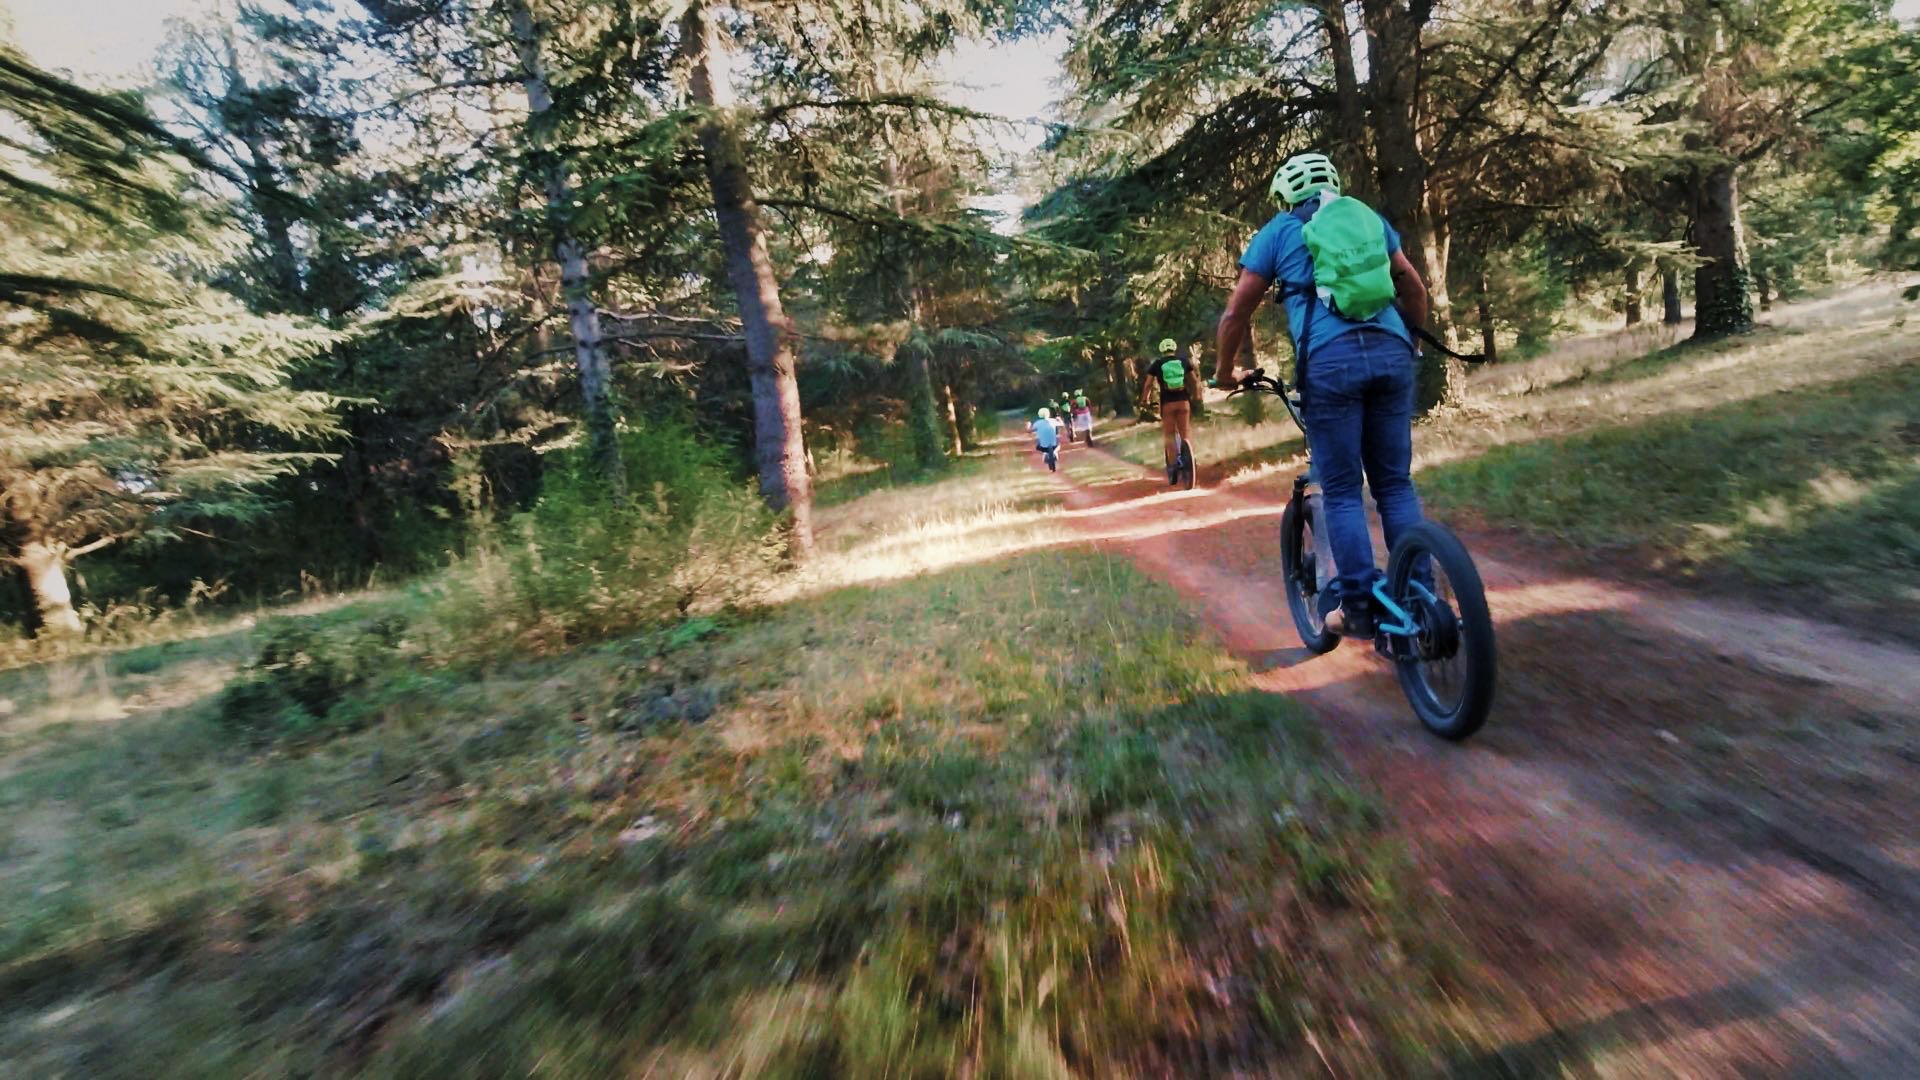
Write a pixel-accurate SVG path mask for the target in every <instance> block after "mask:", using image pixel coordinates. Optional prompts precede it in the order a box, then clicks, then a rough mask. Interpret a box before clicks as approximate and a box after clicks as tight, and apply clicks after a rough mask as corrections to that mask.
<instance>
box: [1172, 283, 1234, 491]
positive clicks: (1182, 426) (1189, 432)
mask: <svg viewBox="0 0 1920 1080" xmlns="http://www.w3.org/2000/svg"><path fill="white" fill-rule="evenodd" d="M1254 302H1255V304H1258V303H1259V301H1258V300H1257V299H1256V300H1255V301H1254ZM1147 374H1148V376H1150V377H1151V378H1152V379H1153V381H1155V382H1157V383H1159V384H1160V443H1161V446H1162V447H1163V448H1164V449H1165V451H1166V460H1167V483H1168V484H1169V485H1171V484H1177V483H1179V482H1180V479H1179V475H1178V473H1177V472H1176V469H1177V466H1176V464H1175V461H1174V452H1173V451H1174V439H1173V437H1174V436H1175V435H1176V434H1177V435H1179V436H1180V438H1181V439H1183V440H1185V441H1186V444H1187V446H1188V448H1189V453H1191V448H1192V446H1193V406H1192V404H1191V401H1192V399H1191V397H1190V395H1191V394H1192V393H1194V392H1197V391H1198V384H1199V381H1200V373H1199V372H1198V371H1196V370H1194V367H1193V361H1191V360H1189V359H1187V358H1186V357H1183V356H1181V355H1180V346H1179V344H1178V343H1176V342H1175V341H1174V340H1173V339H1172V338H1165V339H1163V340H1162V341H1161V342H1160V358H1159V359H1158V360H1155V361H1154V362H1153V363H1152V364H1150V365H1149V366H1148V368H1147Z"/></svg>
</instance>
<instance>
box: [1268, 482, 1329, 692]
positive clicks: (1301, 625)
mask: <svg viewBox="0 0 1920 1080" xmlns="http://www.w3.org/2000/svg"><path fill="white" fill-rule="evenodd" d="M1306 519H1307V506H1306V500H1304V499H1291V500H1289V501H1288V502H1287V511H1286V513H1284V514H1282V515H1280V568H1281V572H1282V573H1283V575H1284V576H1285V579H1286V580H1285V585H1286V590H1287V614H1289V615H1292V616H1293V628H1294V630H1295V631H1296V632H1297V633H1299V635H1300V644H1302V645H1305V646H1306V647H1307V651H1308V652H1310V653H1313V654H1314V655H1316V656H1319V655H1322V654H1325V653H1330V652H1332V651H1333V649H1334V646H1336V645H1338V644H1340V635H1338V634H1335V633H1333V632H1331V631H1329V630H1328V629H1327V628H1326V627H1325V626H1322V627H1321V628H1320V629H1319V630H1318V631H1317V632H1316V631H1315V630H1314V628H1313V615H1314V612H1313V607H1312V605H1313V604H1314V603H1315V601H1314V600H1311V599H1308V597H1307V592H1306V587H1305V580H1304V575H1305V573H1306V567H1305V566H1304V565H1302V557H1303V556H1304V555H1305V554H1306V550H1307V531H1306ZM1315 584H1318V582H1316V583H1315Z"/></svg>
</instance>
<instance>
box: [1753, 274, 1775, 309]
mask: <svg viewBox="0 0 1920 1080" xmlns="http://www.w3.org/2000/svg"><path fill="white" fill-rule="evenodd" d="M1753 292H1754V295H1755V296H1756V297H1757V298H1758V299H1759V301H1760V310H1761V311H1772V310H1773V279H1772V278H1770V277H1768V276H1767V272H1766V271H1765V270H1758V269H1756V270H1754V272H1753Z"/></svg>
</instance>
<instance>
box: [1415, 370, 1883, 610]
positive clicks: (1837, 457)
mask: <svg viewBox="0 0 1920 1080" xmlns="http://www.w3.org/2000/svg"><path fill="white" fill-rule="evenodd" d="M1420 488H1421V494H1422V496H1423V497H1425V498H1426V499H1427V500H1428V501H1429V503H1431V504H1432V505H1433V506H1435V507H1436V508H1439V509H1441V510H1447V511H1457V512H1463V513H1468V514H1472V515H1477V516H1479V517H1482V518H1484V519H1487V520H1490V521H1496V522H1501V523H1506V524H1513V525H1520V526H1523V527H1526V528H1530V529H1536V530H1539V531H1542V532H1548V533H1551V534H1553V535H1554V536H1556V537H1559V538H1561V539H1563V540H1566V541H1568V542H1570V543H1573V544H1577V545H1580V546H1583V547H1588V548H1594V549H1601V550H1606V549H1631V550H1635V551H1640V552H1645V553H1647V554H1649V555H1650V556H1651V558H1652V560H1653V564H1654V565H1655V566H1656V567H1658V568H1660V569H1663V570H1672V571H1676V572H1678V573H1680V574H1683V575H1688V576H1701V575H1709V576H1711V575H1725V576H1730V577H1732V578H1734V579H1737V580H1739V581H1741V582H1743V583H1745V584H1746V585H1747V586H1750V587H1754V588H1757V589H1760V590H1763V591H1767V592H1771V591H1774V590H1781V589H1784V590H1788V591H1789V592H1790V593H1791V595H1792V597H1793V599H1794V600H1795V601H1796V602H1799V601H1810V602H1812V603H1813V604H1815V605H1817V606H1818V607H1819V608H1820V609H1821V610H1823V611H1825V612H1826V613H1828V614H1830V615H1835V616H1838V617H1846V618H1849V619H1852V620H1854V621H1861V620H1865V621H1869V622H1872V623H1874V624H1875V625H1881V626H1882V628H1883V629H1884V627H1885V625H1886V624H1888V623H1891V624H1895V625H1903V626H1906V627H1913V626H1916V625H1920V623H1916V620H1915V618H1914V616H1915V614H1916V613H1920V366H1915V365H1913V363H1912V362H1911V361H1910V362H1909V364H1908V365H1906V366H1901V367H1896V368H1893V369H1891V370H1886V371H1880V372H1875V373H1872V374H1869V375H1866V376H1863V377H1860V378H1855V379H1851V380H1847V381H1844V382H1840V383H1834V384H1828V385H1824V386H1820V387H1817V388H1813V389H1796V390H1792V391H1787V392H1782V393H1775V394H1771V395H1768V396H1765V397H1760V398H1755V399H1751V400H1746V401H1740V402H1736V403H1733V404H1728V405H1722V406H1719V407H1714V408H1707V409H1702V410H1700V411H1697V412H1692V413H1687V414H1684V415H1674V416H1664V417H1659V418H1656V419H1652V420H1648V421H1646V422H1643V423H1639V424H1631V425H1623V426H1617V427H1610V428H1605V429H1602V430H1598V431H1592V432H1588V433H1584V434H1580V435H1574V436H1570V437H1565V438H1558V439H1551V440H1544V441H1540V442H1532V443H1524V444H1518V445H1508V446H1501V447H1495V448H1493V449H1491V450H1489V451H1487V452H1486V453H1485V454H1483V455H1482V456H1480V457H1477V458H1473V459H1469V460H1465V461H1459V462H1454V463H1451V464H1446V465H1440V466H1436V467H1433V468H1430V469H1427V470H1425V471H1423V472H1422V473H1421V474H1420ZM1914 634H1920V631H1913V632H1912V633H1911V634H1909V636H1913V635H1914Z"/></svg>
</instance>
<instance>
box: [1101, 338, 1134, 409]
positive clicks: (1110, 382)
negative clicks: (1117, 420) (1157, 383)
mask: <svg viewBox="0 0 1920 1080" xmlns="http://www.w3.org/2000/svg"><path fill="white" fill-rule="evenodd" d="M1130 366H1131V365H1129V364H1126V363H1124V362H1122V361H1121V359H1120V357H1119V356H1118V354H1115V353H1111V352H1110V353H1108V354H1107V386H1108V387H1110V388H1111V390H1112V393H1111V394H1109V395H1108V398H1107V400H1108V401H1109V402H1111V403H1112V405H1113V415H1114V416H1115V417H1125V418H1128V419H1132V417H1133V384H1132V382H1131V381H1130V380H1129V379H1128V378H1127V376H1128V375H1129V374H1130V372H1129V370H1128V368H1129V367H1130Z"/></svg>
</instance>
